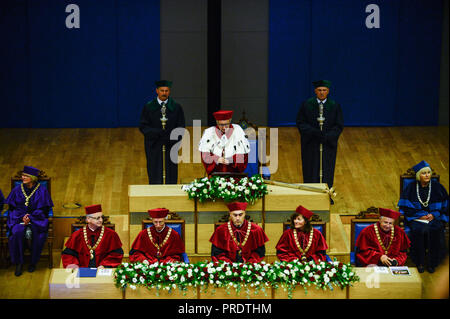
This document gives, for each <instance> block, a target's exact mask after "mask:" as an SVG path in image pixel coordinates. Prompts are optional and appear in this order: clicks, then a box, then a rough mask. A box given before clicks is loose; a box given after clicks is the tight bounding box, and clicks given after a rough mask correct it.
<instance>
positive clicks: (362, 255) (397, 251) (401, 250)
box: [356, 222, 411, 267]
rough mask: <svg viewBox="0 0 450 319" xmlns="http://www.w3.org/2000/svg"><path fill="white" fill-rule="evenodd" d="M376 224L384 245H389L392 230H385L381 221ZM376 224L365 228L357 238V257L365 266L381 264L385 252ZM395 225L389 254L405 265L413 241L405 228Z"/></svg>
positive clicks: (399, 263) (401, 264)
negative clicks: (376, 231) (378, 236)
mask: <svg viewBox="0 0 450 319" xmlns="http://www.w3.org/2000/svg"><path fill="white" fill-rule="evenodd" d="M376 224H377V226H378V232H379V234H380V238H381V240H382V241H383V245H384V247H387V246H388V245H389V241H390V238H391V232H390V231H389V232H387V233H386V232H384V231H383V230H382V229H381V227H380V223H379V222H377V223H376ZM374 226H375V224H373V225H370V226H367V227H366V228H364V229H363V230H362V231H361V233H360V234H359V236H358V238H357V240H356V247H357V253H356V258H357V259H358V261H359V262H360V263H361V264H362V266H364V267H365V266H367V265H381V262H380V257H381V256H382V255H384V254H385V253H384V251H383V248H382V247H381V245H380V243H379V241H378V238H377V235H376V233H375V227H374ZM393 227H395V228H394V240H393V241H392V244H391V247H389V250H388V253H387V256H388V257H389V258H391V259H396V260H397V262H398V265H399V266H403V265H404V264H405V262H406V258H407V257H408V256H407V250H408V248H409V246H410V245H411V242H410V240H409V238H408V236H406V233H405V231H404V230H403V229H401V228H400V227H398V226H396V225H394V226H393Z"/></svg>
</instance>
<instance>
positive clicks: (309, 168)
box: [296, 80, 344, 188]
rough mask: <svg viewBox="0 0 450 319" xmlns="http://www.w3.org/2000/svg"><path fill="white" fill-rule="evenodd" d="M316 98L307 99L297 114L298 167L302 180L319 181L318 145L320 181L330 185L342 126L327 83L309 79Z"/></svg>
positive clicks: (337, 108)
mask: <svg viewBox="0 0 450 319" xmlns="http://www.w3.org/2000/svg"><path fill="white" fill-rule="evenodd" d="M313 85H314V88H315V89H314V92H315V93H316V97H312V98H309V99H308V100H306V101H304V102H303V103H302V105H301V106H300V109H299V111H298V114H297V121H296V123H297V128H298V130H299V132H300V142H301V151H302V168H303V182H304V183H319V182H320V144H322V145H323V153H322V156H323V157H322V174H323V175H322V183H327V184H328V187H329V188H331V187H332V186H333V180H334V167H335V164H336V154H337V144H338V139H339V135H340V134H341V132H342V130H343V129H344V119H343V116H342V109H341V106H340V105H339V103H337V102H336V101H334V100H332V99H330V98H328V94H329V92H330V89H329V88H330V85H331V82H330V81H327V80H320V81H315V82H313ZM319 103H323V117H324V118H325V121H324V122H323V127H322V130H320V125H319V121H318V120H317V118H318V117H319V111H320V104H319Z"/></svg>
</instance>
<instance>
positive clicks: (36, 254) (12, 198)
mask: <svg viewBox="0 0 450 319" xmlns="http://www.w3.org/2000/svg"><path fill="white" fill-rule="evenodd" d="M38 185H39V184H36V185H35V186H34V187H33V188H32V189H29V188H27V187H26V186H24V190H25V193H26V194H27V196H29V195H30V194H31V192H32V191H33V190H34V189H35V188H36V187H37V186H38ZM5 203H6V204H8V205H9V209H8V210H9V215H8V220H7V222H6V225H7V226H8V229H9V231H10V234H9V238H8V246H9V252H10V255H11V262H12V263H13V264H23V251H24V238H25V231H26V226H25V225H23V224H21V223H23V220H22V219H23V217H24V216H25V215H26V214H29V218H30V221H31V222H30V224H29V225H30V226H31V231H32V239H31V264H33V265H35V264H37V262H38V261H39V258H40V257H41V251H42V248H43V246H44V243H45V240H46V239H47V232H48V212H49V210H50V208H51V207H53V202H52V199H51V198H50V194H49V192H48V190H47V188H46V187H45V186H42V185H40V186H39V188H38V189H37V190H36V192H35V193H34V194H33V196H31V198H30V201H29V203H28V207H27V206H25V196H24V195H23V193H22V189H21V185H18V186H16V187H14V189H13V190H12V191H11V193H10V194H9V196H8V198H7V199H6V202H5Z"/></svg>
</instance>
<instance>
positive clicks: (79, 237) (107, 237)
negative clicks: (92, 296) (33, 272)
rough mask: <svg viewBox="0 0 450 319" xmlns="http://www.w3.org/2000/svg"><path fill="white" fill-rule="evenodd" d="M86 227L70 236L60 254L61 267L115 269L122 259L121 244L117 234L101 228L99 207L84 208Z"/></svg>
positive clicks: (106, 228) (103, 227)
mask: <svg viewBox="0 0 450 319" xmlns="http://www.w3.org/2000/svg"><path fill="white" fill-rule="evenodd" d="M85 211H86V226H84V227H83V228H81V229H79V230H77V231H76V232H74V233H73V234H72V236H70V238H69V240H68V241H67V243H66V248H65V249H64V251H63V252H62V253H61V258H62V262H63V267H64V268H67V266H73V265H76V266H78V267H83V268H85V267H89V268H115V267H117V266H119V265H120V263H121V262H122V258H123V250H122V242H121V241H120V238H119V236H118V235H117V233H116V232H115V231H114V230H112V229H110V228H108V227H105V226H103V212H102V206H101V205H91V206H86V207H85Z"/></svg>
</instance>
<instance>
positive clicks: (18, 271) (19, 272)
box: [14, 264, 23, 277]
mask: <svg viewBox="0 0 450 319" xmlns="http://www.w3.org/2000/svg"><path fill="white" fill-rule="evenodd" d="M22 269H23V264H17V265H16V272H15V273H14V274H15V275H16V276H17V277H19V276H20V275H22Z"/></svg>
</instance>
